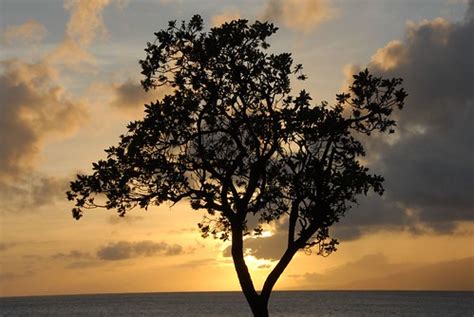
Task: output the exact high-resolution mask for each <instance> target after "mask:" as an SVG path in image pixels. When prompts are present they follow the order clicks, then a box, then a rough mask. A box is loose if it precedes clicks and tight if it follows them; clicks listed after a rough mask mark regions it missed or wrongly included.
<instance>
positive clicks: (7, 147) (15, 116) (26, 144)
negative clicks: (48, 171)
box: [0, 60, 87, 179]
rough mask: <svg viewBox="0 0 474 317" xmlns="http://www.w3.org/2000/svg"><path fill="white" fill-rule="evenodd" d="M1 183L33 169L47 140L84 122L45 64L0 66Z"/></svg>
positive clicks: (81, 110)
mask: <svg viewBox="0 0 474 317" xmlns="http://www.w3.org/2000/svg"><path fill="white" fill-rule="evenodd" d="M0 66H1V70H2V73H1V74H0V96H1V97H0V98H1V104H0V113H1V115H0V179H5V178H7V177H12V176H16V175H18V174H19V173H20V172H21V171H22V170H24V169H25V168H30V167H32V166H33V165H34V161H35V159H36V157H37V155H38V152H39V149H40V148H41V146H42V145H43V142H44V139H45V138H46V137H47V136H51V135H53V136H56V137H64V136H67V135H69V134H71V133H73V132H75V131H76V130H77V128H78V127H79V125H80V124H81V123H83V122H84V120H85V119H86V118H87V115H86V111H85V107H84V105H83V103H81V102H80V101H77V100H74V99H72V98H71V97H69V96H68V95H67V94H66V93H65V90H64V88H63V87H62V86H61V85H60V84H59V83H58V81H57V72H56V70H55V69H54V68H53V67H51V66H50V65H48V64H46V63H32V64H30V63H26V62H23V61H20V60H7V61H2V62H0Z"/></svg>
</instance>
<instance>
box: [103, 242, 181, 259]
mask: <svg viewBox="0 0 474 317" xmlns="http://www.w3.org/2000/svg"><path fill="white" fill-rule="evenodd" d="M182 253H184V251H183V248H182V247H181V246H180V245H178V244H168V243H166V242H153V241H148V240H144V241H138V242H128V241H119V242H114V243H110V244H108V245H106V246H103V247H101V248H99V250H98V251H97V257H98V258H99V259H101V260H106V261H117V260H125V259H131V258H135V257H141V256H154V255H162V256H171V255H179V254H182Z"/></svg>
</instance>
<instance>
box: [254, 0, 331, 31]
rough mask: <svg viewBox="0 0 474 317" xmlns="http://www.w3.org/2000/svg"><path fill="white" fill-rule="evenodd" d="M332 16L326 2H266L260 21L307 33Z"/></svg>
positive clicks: (299, 0) (287, 0)
mask: <svg viewBox="0 0 474 317" xmlns="http://www.w3.org/2000/svg"><path fill="white" fill-rule="evenodd" d="M334 16H335V9H334V8H333V7H332V6H331V5H330V4H329V2H328V1H326V0H268V1H267V3H266V7H265V10H264V12H263V14H262V19H264V20H269V21H271V22H278V23H283V24H284V25H285V26H287V27H288V28H290V29H293V30H296V31H303V32H309V31H312V30H313V29H314V28H315V27H316V26H318V25H319V24H320V23H322V22H325V21H327V20H329V19H331V18H333V17H334Z"/></svg>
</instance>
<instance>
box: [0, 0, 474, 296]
mask: <svg viewBox="0 0 474 317" xmlns="http://www.w3.org/2000/svg"><path fill="white" fill-rule="evenodd" d="M194 14H200V15H202V17H203V18H204V21H205V23H206V27H207V28H210V27H213V26H219V25H220V24H221V23H223V22H225V21H230V20H232V19H236V18H245V19H248V20H250V21H255V20H270V21H272V22H274V23H275V24H276V25H277V26H278V27H279V31H278V32H277V33H276V34H275V35H273V37H272V38H271V40H270V43H271V51H273V52H291V53H292V54H293V58H294V60H295V62H297V63H302V64H303V66H304V70H305V73H306V74H307V75H308V76H309V79H308V80H306V81H305V82H304V83H303V84H298V85H297V86H295V87H294V88H295V89H301V88H304V89H307V90H308V91H309V92H310V93H311V95H312V97H313V101H314V102H315V103H319V102H321V101H323V100H326V101H328V102H329V103H330V104H331V103H334V101H335V94H336V93H339V92H341V91H343V90H344V89H345V87H347V85H348V84H349V83H350V79H351V75H352V74H353V73H355V72H357V71H358V70H360V69H363V68H365V67H368V68H369V70H371V71H372V72H374V73H375V74H377V75H380V76H385V77H402V78H403V79H404V80H405V81H404V87H405V89H406V90H407V92H408V94H409V97H408V99H407V102H406V108H405V109H404V110H403V111H402V112H399V113H397V114H396V116H397V120H398V127H397V132H396V133H395V134H394V135H393V136H390V137H387V136H381V135H373V136H372V137H371V138H370V139H367V140H365V141H364V144H365V146H366V149H367V154H368V155H367V157H366V158H365V160H366V163H367V165H368V166H369V167H370V168H371V170H372V171H374V172H377V173H380V174H382V175H383V176H384V177H385V179H386V181H385V188H386V191H385V194H384V196H383V197H382V198H380V197H374V196H372V195H369V196H368V197H363V198H361V199H360V204H359V205H358V206H356V207H354V208H353V209H351V210H350V211H349V212H348V213H347V215H346V217H345V218H344V219H342V220H341V222H340V223H338V224H337V225H335V226H334V228H331V232H332V235H333V236H335V237H336V238H338V239H339V240H340V242H341V244H340V246H339V248H338V251H337V252H335V253H333V254H331V255H330V256H329V257H321V256H317V255H316V254H305V253H304V252H301V253H298V254H297V255H296V256H295V258H294V260H293V262H292V263H291V264H290V265H289V267H288V268H287V270H286V271H285V273H284V274H283V276H282V277H281V278H280V280H279V282H278V283H277V285H276V289H277V290H284V289H285V290H293V289H315V290H318V289H379V290H380V289H385V290H394V289H407V290H419V289H427V290H474V239H473V237H474V207H473V206H474V195H473V194H472V193H473V192H474V164H473V161H474V125H473V124H472V122H474V89H473V88H472V83H473V82H474V58H473V56H474V38H473V34H474V2H473V1H462V0H445V1H437V0H430V1H428V0H410V1H408V0H397V1H393V0H385V1H384V0H360V1H355V0H354V1H351V0H344V1H342V0H341V1H324V0H300V1H297V0H240V1H224V0H222V1H218V0H212V1H211V0H201V1H198V0H194V1H193V0H161V1H151V0H135V1H134V0H95V1H85V0H66V1H60V0H44V1H35V0H0V83H1V84H0V296H26V295H47V294H82V293H120V292H169V291H220V290H239V284H238V280H237V277H236V275H235V272H234V268H233V264H232V260H231V258H230V257H229V256H230V254H229V249H228V247H229V244H228V243H227V242H222V241H216V240H212V238H207V239H203V238H201V237H200V234H199V231H198V228H197V223H198V222H199V221H200V220H201V217H202V215H203V211H194V210H192V209H191V208H190V207H189V206H188V205H187V204H186V203H185V202H183V203H179V204H177V205H175V206H173V207H171V206H170V205H166V204H165V205H161V206H159V207H154V208H151V209H149V210H148V211H144V210H134V211H133V212H131V213H129V214H127V216H126V217H124V218H121V217H118V216H117V214H116V212H114V211H113V210H110V211H107V210H92V211H90V212H87V213H86V215H85V216H84V217H83V218H82V219H81V220H79V221H76V220H74V219H73V218H72V215H71V208H72V205H71V203H70V202H68V201H67V200H66V196H65V191H66V190H67V189H68V185H69V182H70V181H71V180H73V179H74V177H75V175H76V174H77V173H84V172H85V173H87V172H88V171H90V170H91V163H92V162H95V161H97V160H98V159H101V158H104V156H105V153H104V152H103V149H105V148H107V147H108V146H110V145H114V144H115V143H117V142H118V140H119V135H120V134H121V133H124V132H125V131H126V125H127V123H128V122H129V121H131V120H136V119H139V118H141V117H142V115H143V105H144V104H145V103H147V102H150V101H152V100H156V99H158V98H161V97H163V95H164V94H165V93H166V91H163V90H157V91H152V92H148V93H145V92H144V91H143V89H142V88H141V86H140V79H141V77H140V67H139V64H138V60H140V59H142V58H144V57H145V53H144V51H143V49H144V48H145V46H146V42H147V41H150V42H151V41H153V40H154V35H153V33H154V32H156V31H158V30H160V29H162V28H165V27H166V26H167V22H168V21H169V20H189V19H190V17H192V16H193V15H194ZM281 226H283V224H281V223H275V224H274V225H273V226H272V227H270V228H268V232H267V234H265V235H264V237H263V238H260V239H252V238H249V239H247V240H246V241H245V247H246V254H247V256H246V259H247V262H248V265H249V268H250V270H251V273H252V275H253V278H254V282H255V284H256V286H257V288H260V287H261V285H262V283H263V281H264V278H265V277H266V275H267V274H268V273H269V271H270V270H271V268H272V267H273V266H274V265H275V264H276V262H275V261H276V260H277V259H278V257H279V256H280V255H281V253H282V252H283V246H284V242H285V235H284V231H283V230H279V229H280V227H281Z"/></svg>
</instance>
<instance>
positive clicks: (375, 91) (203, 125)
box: [67, 15, 407, 316]
mask: <svg viewBox="0 0 474 317" xmlns="http://www.w3.org/2000/svg"><path fill="white" fill-rule="evenodd" d="M276 31H277V28H276V27H275V26H274V25H273V24H272V23H268V22H258V21H257V22H255V23H253V24H250V23H249V22H248V21H247V20H242V19H241V20H235V21H232V22H229V23H225V24H223V25H222V26H220V27H215V28H212V29H211V30H210V31H208V32H206V31H203V21H202V19H201V17H200V16H198V15H196V16H194V17H193V18H192V19H191V20H190V21H189V23H185V22H182V23H177V22H175V21H171V22H170V23H169V26H168V28H167V29H165V30H161V31H159V32H157V33H155V36H156V39H155V41H154V42H152V43H147V47H146V49H145V52H146V57H145V59H144V60H141V61H140V64H141V67H142V69H143V71H142V74H143V75H144V80H143V81H142V85H143V87H144V88H145V89H146V90H149V89H154V88H157V87H159V86H167V87H169V88H170V90H171V91H172V92H171V93H170V94H168V95H166V96H165V97H164V98H162V99H161V100H157V101H156V102H152V103H150V104H147V105H145V116H144V118H143V119H142V120H138V121H134V122H131V123H130V124H129V125H128V132H127V133H126V134H124V135H122V136H121V137H120V142H119V144H118V145H117V146H112V147H110V148H108V149H107V150H106V153H107V158H106V159H104V160H99V161H98V162H97V163H94V164H93V172H92V173H91V174H90V175H78V176H77V179H76V180H75V181H73V182H71V190H70V191H69V192H68V193H67V195H68V198H69V199H70V200H73V201H75V207H74V209H73V216H74V218H76V219H79V218H81V217H82V215H83V210H84V209H90V208H96V207H104V208H107V209H116V210H117V211H118V213H119V214H120V215H121V216H124V215H125V214H126V212H127V211H129V210H131V209H133V208H135V207H140V208H145V209H146V208H148V207H149V206H152V205H160V204H161V203H163V202H171V203H177V202H180V201H183V200H184V201H189V203H190V204H191V206H192V207H193V208H194V209H203V210H206V213H205V216H204V217H203V221H202V222H201V223H199V228H200V230H201V232H202V235H203V236H204V237H207V236H209V235H211V236H214V237H216V238H219V239H222V240H228V239H231V240H232V256H233V259H234V263H235V267H236V271H237V274H238V276H239V281H240V284H241V286H242V289H243V292H244V294H245V296H246V298H247V300H248V301H249V304H250V306H251V308H252V311H253V312H254V314H255V315H258V316H260V315H261V316H264V315H266V314H268V311H267V310H266V306H267V303H268V298H269V296H270V293H271V290H272V288H273V286H274V284H275V283H276V281H277V279H278V277H279V276H280V275H281V273H282V272H283V270H284V269H285V267H286V266H287V265H288V263H289V262H290V260H291V258H292V257H293V255H294V254H295V253H296V252H297V251H298V250H300V249H305V248H313V247H315V248H316V250H317V252H318V253H319V254H323V255H326V254H329V253H331V252H332V251H334V250H335V249H336V245H337V240H335V239H333V238H332V237H331V236H330V234H329V228H330V226H331V225H332V224H334V223H335V222H337V221H338V220H339V219H340V218H341V217H342V216H343V215H344V213H345V212H346V211H347V210H348V209H349V208H350V207H351V206H352V205H354V204H355V203H356V202H357V196H358V195H360V194H367V193H368V192H369V191H370V190H372V191H374V192H376V193H379V194H382V193H383V186H382V181H383V178H382V177H381V176H379V175H373V174H371V173H369V170H368V168H367V167H365V166H363V165H362V163H361V161H360V157H362V156H364V155H365V152H364V148H363V145H362V143H361V142H360V140H359V139H360V136H364V135H370V134H371V133H372V132H374V131H380V132H388V133H391V132H393V127H394V126H395V121H394V120H393V119H391V117H390V115H391V114H392V111H393V110H394V109H395V108H402V106H403V104H404V99H405V97H406V96H407V94H406V93H405V91H404V90H403V88H400V84H401V82H402V80H401V79H399V78H393V79H382V78H379V77H377V76H374V75H372V74H370V73H369V72H368V70H367V69H366V70H365V71H362V72H360V73H358V74H356V75H354V81H353V83H352V85H351V86H350V87H349V89H348V91H347V92H344V93H341V94H338V95H336V102H335V104H334V105H332V106H330V105H329V104H328V103H327V102H322V103H321V104H314V103H312V99H311V97H310V95H309V94H308V92H306V91H304V90H302V91H299V92H298V93H296V94H292V93H291V88H292V87H291V79H296V80H304V79H305V78H306V76H305V75H304V74H303V73H302V66H301V65H300V64H296V65H295V64H294V62H293V59H292V56H291V54H289V53H281V54H275V53H271V52H269V50H268V48H269V46H270V45H269V43H268V42H267V39H268V38H269V37H270V36H271V35H272V34H273V33H275V32H276ZM358 138H359V139H358ZM98 195H100V196H103V197H105V199H99V200H98V199H97V196H98ZM99 202H100V203H99ZM250 215H252V216H256V217H258V219H259V225H258V226H257V227H255V228H249V226H247V221H248V219H249V216H250ZM280 218H284V219H287V223H288V246H287V250H286V252H285V253H284V254H283V257H282V259H281V260H280V262H279V263H278V264H277V265H276V266H275V268H274V269H273V271H272V272H271V273H270V275H269V277H268V279H267V281H266V282H265V284H264V286H263V289H262V291H261V293H260V294H258V293H257V292H256V290H255V287H254V286H253V283H252V281H251V278H250V275H249V273H248V269H247V267H246V265H245V259H244V256H243V236H244V235H245V234H247V233H250V232H252V233H255V234H258V233H260V232H261V231H262V227H261V225H262V224H264V223H270V222H272V221H274V220H277V219H280ZM263 306H264V308H262V307H263Z"/></svg>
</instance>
